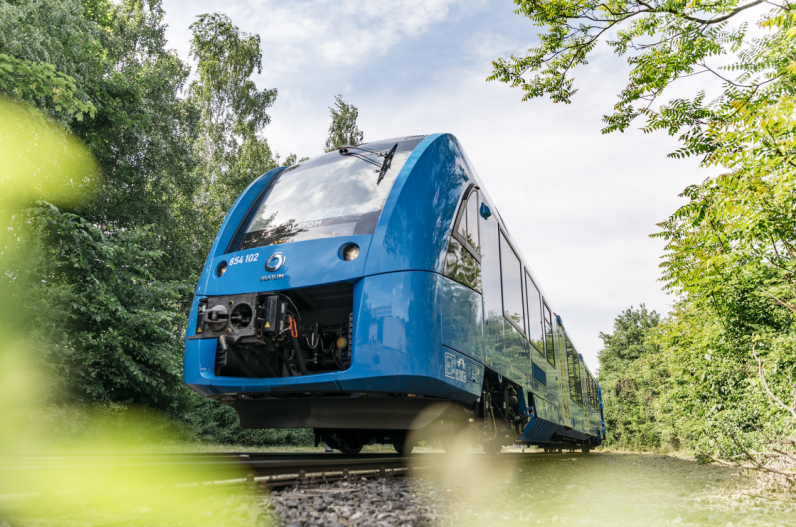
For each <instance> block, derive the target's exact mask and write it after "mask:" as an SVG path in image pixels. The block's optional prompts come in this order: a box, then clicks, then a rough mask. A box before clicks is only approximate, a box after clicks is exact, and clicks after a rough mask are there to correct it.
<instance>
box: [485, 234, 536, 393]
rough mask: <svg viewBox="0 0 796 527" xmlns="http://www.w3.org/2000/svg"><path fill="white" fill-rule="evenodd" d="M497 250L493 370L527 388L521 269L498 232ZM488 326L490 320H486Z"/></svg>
mask: <svg viewBox="0 0 796 527" xmlns="http://www.w3.org/2000/svg"><path fill="white" fill-rule="evenodd" d="M498 238H499V243H498V245H499V249H500V284H501V298H502V316H501V317H500V318H501V319H502V320H500V322H502V324H501V325H496V327H495V328H493V329H494V330H497V331H496V332H493V337H494V338H495V356H494V359H493V362H494V365H495V370H496V371H497V372H498V373H501V374H502V375H504V376H506V377H508V378H509V379H511V380H512V381H514V382H516V383H517V384H519V385H521V386H528V385H530V384H531V371H530V370H531V368H530V360H529V359H528V357H529V356H530V344H529V343H528V340H527V333H526V325H525V323H526V313H525V311H526V306H525V301H524V299H523V297H524V294H523V268H522V262H521V260H520V257H519V256H518V255H517V252H516V251H515V250H514V247H512V245H511V243H510V242H509V239H508V236H507V235H506V233H505V232H503V230H502V229H500V228H498ZM490 324H491V320H490Z"/></svg>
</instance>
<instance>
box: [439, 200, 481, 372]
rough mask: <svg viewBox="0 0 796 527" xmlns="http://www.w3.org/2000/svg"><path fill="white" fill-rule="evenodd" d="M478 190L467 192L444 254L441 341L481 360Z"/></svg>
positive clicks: (453, 348) (444, 344)
mask: <svg viewBox="0 0 796 527" xmlns="http://www.w3.org/2000/svg"><path fill="white" fill-rule="evenodd" d="M478 200H479V193H478V189H477V188H476V187H470V188H469V189H468V191H467V192H465V195H464V198H463V200H462V204H461V206H460V207H459V213H458V215H457V216H456V220H455V222H454V225H453V232H452V233H451V237H450V240H449V241H448V250H447V252H446V253H445V267H444V271H443V275H444V276H445V277H446V278H447V279H443V283H442V299H441V302H440V303H441V311H442V344H443V346H445V347H447V348H450V349H452V350H456V351H458V352H460V353H463V354H465V355H467V356H469V357H471V358H473V359H475V360H477V361H479V362H481V363H483V362H484V348H483V343H484V340H483V312H484V311H483V298H482V293H483V287H482V281H481V236H480V229H479V227H478V223H479V222H478V204H479V201H478Z"/></svg>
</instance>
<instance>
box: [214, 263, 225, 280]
mask: <svg viewBox="0 0 796 527" xmlns="http://www.w3.org/2000/svg"><path fill="white" fill-rule="evenodd" d="M226 272H227V262H221V263H220V264H218V267H216V276H217V277H219V278H221V275H223V274H224V273H226Z"/></svg>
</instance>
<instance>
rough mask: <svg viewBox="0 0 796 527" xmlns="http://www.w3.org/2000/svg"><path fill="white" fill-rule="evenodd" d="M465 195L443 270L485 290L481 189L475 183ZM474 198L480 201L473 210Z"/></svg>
mask: <svg viewBox="0 0 796 527" xmlns="http://www.w3.org/2000/svg"><path fill="white" fill-rule="evenodd" d="M465 196H466V197H465V200H463V202H462V206H461V207H459V215H458V217H457V218H456V222H455V224H454V228H453V233H452V234H451V238H450V240H449V241H448V251H447V252H446V253H445V269H444V270H443V273H442V274H444V275H445V276H447V277H448V278H450V279H452V280H455V281H457V282H459V283H460V284H463V285H466V286H467V287H469V288H470V289H474V290H476V291H478V292H479V293H482V292H483V289H482V287H481V255H480V251H481V248H480V246H479V244H480V242H479V240H480V237H479V235H478V207H477V203H478V189H476V188H474V187H471V189H470V191H469V193H467V194H466V195H465ZM471 202H472V203H475V204H476V206H475V208H474V210H473V211H471V210H470V209H471V207H470V203H471Z"/></svg>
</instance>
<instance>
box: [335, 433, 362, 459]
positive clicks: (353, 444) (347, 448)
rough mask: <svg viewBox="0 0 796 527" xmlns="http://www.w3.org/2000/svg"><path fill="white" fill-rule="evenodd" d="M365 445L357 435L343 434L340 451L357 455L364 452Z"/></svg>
mask: <svg viewBox="0 0 796 527" xmlns="http://www.w3.org/2000/svg"><path fill="white" fill-rule="evenodd" d="M363 446H364V445H363V444H362V443H360V442H359V440H357V439H356V438H355V437H350V436H343V437H341V438H340V452H342V453H343V454H348V455H349V456H355V455H357V454H359V453H360V452H362V447H363Z"/></svg>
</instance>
